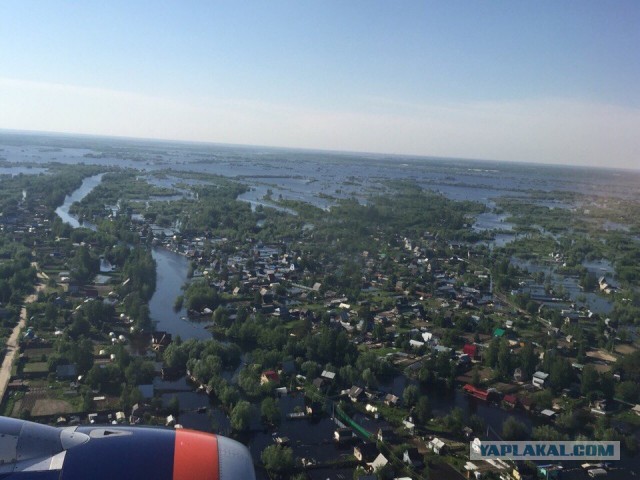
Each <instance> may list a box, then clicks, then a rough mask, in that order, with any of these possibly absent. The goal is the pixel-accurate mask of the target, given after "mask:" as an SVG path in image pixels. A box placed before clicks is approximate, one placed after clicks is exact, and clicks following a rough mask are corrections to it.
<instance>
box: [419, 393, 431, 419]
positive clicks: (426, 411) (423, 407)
mask: <svg viewBox="0 0 640 480" xmlns="http://www.w3.org/2000/svg"><path fill="white" fill-rule="evenodd" d="M415 415H416V418H417V420H418V421H419V422H420V423H422V424H425V423H427V422H428V421H429V419H430V418H431V405H430V404H429V399H428V398H427V396H426V395H421V396H420V398H419V399H418V403H417V404H416V408H415Z"/></svg>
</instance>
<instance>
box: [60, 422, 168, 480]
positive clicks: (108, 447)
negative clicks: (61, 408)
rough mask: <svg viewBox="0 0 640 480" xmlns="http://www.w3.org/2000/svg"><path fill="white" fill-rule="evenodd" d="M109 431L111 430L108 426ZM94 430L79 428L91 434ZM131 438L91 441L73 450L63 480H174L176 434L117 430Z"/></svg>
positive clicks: (138, 429) (116, 436)
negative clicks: (126, 433) (122, 431)
mask: <svg viewBox="0 0 640 480" xmlns="http://www.w3.org/2000/svg"><path fill="white" fill-rule="evenodd" d="M107 428H108V427H107ZM91 430H93V428H90V427H80V428H78V431H79V432H82V433H87V434H88V433H89V432H90V431H91ZM113 430H126V431H130V432H131V435H113V436H107V437H104V438H92V439H91V440H90V441H89V442H87V443H85V444H83V445H79V446H78V447H74V448H71V449H70V450H68V451H67V455H66V458H65V461H64V466H63V467H62V476H61V477H60V480H142V479H144V480H146V479H150V480H151V479H153V480H171V479H172V478H173V453H174V445H175V432H174V431H173V430H165V429H149V428H114V429H113Z"/></svg>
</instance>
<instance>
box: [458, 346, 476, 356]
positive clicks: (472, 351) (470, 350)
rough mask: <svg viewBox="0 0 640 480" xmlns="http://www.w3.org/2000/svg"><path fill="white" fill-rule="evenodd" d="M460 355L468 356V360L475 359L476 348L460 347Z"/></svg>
mask: <svg viewBox="0 0 640 480" xmlns="http://www.w3.org/2000/svg"><path fill="white" fill-rule="evenodd" d="M462 353H464V354H465V355H469V357H470V358H473V359H475V358H476V357H477V356H478V346H477V345H470V344H466V345H465V346H464V347H462Z"/></svg>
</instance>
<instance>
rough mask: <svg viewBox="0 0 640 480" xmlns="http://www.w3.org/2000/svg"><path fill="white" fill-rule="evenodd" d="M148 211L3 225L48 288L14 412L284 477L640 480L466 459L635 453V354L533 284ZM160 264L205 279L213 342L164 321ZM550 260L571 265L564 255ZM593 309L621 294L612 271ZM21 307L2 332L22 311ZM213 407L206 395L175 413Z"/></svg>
mask: <svg viewBox="0 0 640 480" xmlns="http://www.w3.org/2000/svg"><path fill="white" fill-rule="evenodd" d="M105 181H108V179H105ZM29 201H30V202H33V200H32V199H31V198H29ZM141 205H142V202H140V203H139V204H136V203H132V204H131V205H130V206H129V207H128V209H127V208H121V213H120V214H119V215H117V216H115V215H113V212H112V211H111V210H110V211H109V212H105V214H104V218H102V219H100V218H92V219H91V220H92V222H95V223H96V224H98V225H109V227H108V228H104V227H102V226H99V227H98V228H97V229H95V230H90V229H86V228H80V229H71V228H70V227H69V226H68V225H65V224H63V223H62V222H61V221H60V219H59V218H56V217H55V216H54V215H53V209H52V208H51V206H48V205H46V204H44V203H43V204H39V205H38V206H37V207H33V206H28V205H27V201H26V200H23V201H22V202H18V204H17V206H16V208H15V209H14V211H13V214H12V215H11V216H7V215H3V217H2V220H1V221H0V223H1V224H2V238H3V239H4V242H5V243H6V244H9V243H10V244H12V245H18V246H20V248H21V249H22V251H23V253H24V254H25V255H26V256H27V257H29V265H28V271H29V278H30V279H31V281H33V283H39V286H38V290H37V295H36V297H35V298H33V299H32V300H33V301H32V302H30V303H27V304H26V305H25V311H24V312H23V316H25V317H26V318H25V320H26V326H25V327H24V329H23V330H21V331H20V334H19V339H20V340H19V355H18V356H17V358H16V360H15V362H14V363H13V366H12V367H11V378H10V381H9V382H8V384H7V386H6V392H5V394H4V398H3V403H2V408H3V413H4V414H5V415H9V416H15V417H20V418H30V419H33V420H36V421H40V422H46V423H50V424H56V425H74V424H80V423H108V422H111V423H130V424H156V425H157V424H159V425H166V426H169V427H179V426H186V427H189V422H193V424H194V425H203V424H206V428H207V429H209V430H211V429H213V430H214V431H221V433H225V434H234V435H236V436H237V438H239V439H241V440H242V441H244V442H245V443H248V444H249V445H250V449H251V451H252V454H253V455H254V460H255V462H256V466H257V467H258V468H259V469H261V470H263V471H265V472H266V474H267V475H269V476H271V477H272V478H276V477H280V478H309V479H324V478H359V479H368V478H398V479H400V478H431V477H429V476H430V475H431V476H433V477H435V476H437V477H442V478H445V479H448V478H452V479H453V478H478V479H479V478H502V479H508V478H509V479H515V480H521V479H533V478H576V479H579V478H590V477H596V476H598V477H600V476H603V477H606V478H629V477H628V474H629V471H628V470H626V469H625V467H619V466H615V465H613V466H612V465H591V464H587V465H573V464H567V465H560V464H557V465H549V464H544V465H542V464H532V463H527V464H515V463H513V462H504V461H490V462H478V461H475V462H472V461H470V460H469V448H470V447H469V445H470V443H471V442H473V441H480V442H481V441H482V440H484V439H509V440H520V439H528V438H531V439H540V440H546V439H549V440H552V439H569V438H576V437H580V436H582V437H583V438H584V437H586V438H591V439H598V440H620V441H621V443H622V445H623V451H624V452H625V455H628V456H632V455H633V454H635V452H636V450H637V440H636V436H635V434H636V432H637V427H638V425H640V405H639V404H638V403H639V402H640V397H639V393H640V392H639V391H638V386H637V381H638V379H640V378H639V377H640V353H638V349H637V348H636V346H635V345H634V342H633V339H632V338H629V337H626V336H624V335H620V334H619V332H618V330H617V327H618V322H616V321H615V320H612V319H611V318H610V317H608V316H605V315H603V314H600V313H597V312H594V311H591V310H589V309H586V308H584V307H579V306H577V305H575V304H573V302H571V300H570V299H569V300H567V298H566V297H565V298H562V299H556V298H555V297H556V295H559V294H558V293H557V292H555V293H554V292H545V293H544V295H542V296H540V295H538V296H537V297H536V296H535V294H530V293H528V292H527V287H528V286H529V285H531V284H533V283H535V278H536V274H535V272H529V271H527V270H526V269H521V268H518V267H514V266H513V265H511V264H510V262H509V261H508V260H507V261H506V264H505V260H504V257H500V256H498V254H496V253H495V252H491V251H490V250H488V249H487V248H486V246H482V245H474V244H472V243H469V242H466V241H460V240H455V239H451V238H447V236H446V235H443V234H442V233H441V232H438V231H436V230H432V229H430V228H424V229H422V228H419V229H416V230H413V235H412V236H408V235H406V234H403V233H395V234H389V233H387V232H383V231H379V232H377V233H376V234H375V235H369V234H367V242H366V245H367V248H368V249H358V248H353V247H349V248H347V249H344V246H341V245H339V244H338V243H337V242H335V241H334V242H329V243H327V249H326V251H323V250H322V248H323V242H324V241H325V239H320V238H317V237H314V235H318V236H319V232H318V231H314V229H313V228H303V229H301V230H300V233H299V234H298V235H296V236H294V235H291V234H290V233H288V232H287V233H286V234H285V235H283V236H281V237H280V238H278V239H273V240H272V241H267V240H263V239H260V238H259V235H255V236H248V235H247V236H244V238H241V239H239V238H237V237H236V238H231V239H230V238H228V237H226V236H221V235H220V234H218V233H217V232H216V231H215V229H211V228H206V229H202V231H194V229H191V232H190V233H185V232H181V231H179V229H173V230H172V229H170V228H169V229H168V228H167V227H166V226H158V225H156V224H154V223H153V221H152V220H150V219H151V218H153V216H151V215H146V216H145V211H144V208H143V207H141ZM152 208H153V207H152ZM194 208H197V207H194ZM349 208H358V207H353V206H350V207H349ZM447 208H449V207H448V206H447ZM147 213H148V212H147ZM245 213H246V212H245ZM258 214H260V215H263V217H264V218H262V220H263V222H265V221H266V222H267V223H268V222H275V221H277V220H281V218H282V217H283V216H285V215H284V214H283V213H282V212H274V211H269V210H268V209H264V211H261V212H258ZM246 215H256V213H252V212H251V211H250V210H249V211H248V213H246ZM100 221H102V222H103V223H100ZM221 223H222V221H221ZM254 223H255V222H254ZM345 228H351V227H349V226H348V225H347V226H346V227H345ZM464 228H467V227H462V226H461V229H464ZM376 235H377V237H376ZM154 249H155V250H162V251H166V252H170V253H171V254H173V255H177V256H179V257H180V258H182V259H183V261H184V262H185V263H186V264H188V270H189V272H188V276H189V277H190V278H189V279H187V278H186V276H185V278H178V279H175V278H174V279H172V280H173V281H174V282H178V283H179V284H180V286H181V284H182V283H183V282H184V283H185V284H186V285H185V288H184V290H183V293H182V295H176V299H175V302H176V305H175V308H176V312H180V311H181V312H184V313H180V314H179V315H182V316H183V317H184V318H182V319H180V321H183V322H192V323H193V324H195V325H198V326H199V328H202V329H206V330H207V331H208V332H209V334H208V335H209V338H208V339H205V340H202V339H195V338H192V339H188V338H181V336H180V335H179V334H175V333H173V332H171V331H169V329H166V330H160V329H158V328H156V327H154V324H153V320H154V318H153V316H152V315H151V314H150V313H151V312H150V311H149V307H148V306H147V303H148V302H149V300H150V299H151V298H152V295H153V292H154V290H155V289H156V282H157V281H158V282H160V281H163V280H162V279H157V280H156V279H155V271H154V268H155V266H154V260H153V258H152V255H151V252H152V251H153V250H154ZM5 258H6V257H5ZM544 261H545V262H547V263H548V264H550V265H557V266H558V267H562V265H563V263H565V256H564V255H563V252H554V255H553V256H551V257H550V256H547V258H545V260H544ZM618 289H620V290H621V291H620V292H618ZM556 290H557V289H556ZM594 295H598V296H602V297H603V298H605V297H609V298H611V297H617V296H620V295H623V293H622V287H620V286H617V282H614V281H613V279H612V278H607V277H606V276H605V277H602V278H599V279H598V284H597V288H596V293H595V294H594ZM178 297H179V298H178ZM8 300H9V298H8V297H7V308H5V307H4V305H3V308H4V310H3V311H5V312H6V315H5V321H4V322H3V326H4V327H8V326H10V324H11V321H12V319H14V318H15V315H13V316H12V315H11V312H12V311H13V312H14V314H17V311H16V310H15V309H14V310H11V307H10V305H9V303H10V302H9V301H8ZM173 300H174V299H172V301H173ZM560 300H562V301H560ZM14 301H15V298H14ZM3 303H4V302H3ZM176 315H178V314H176ZM3 368H4V367H3ZM185 377H186V378H185ZM194 391H199V392H201V393H199V395H200V397H199V398H200V399H202V398H206V401H204V402H202V401H201V400H199V401H198V402H199V403H197V405H196V406H191V405H190V404H189V405H186V403H185V404H183V402H180V401H179V400H178V399H179V398H181V397H180V396H181V395H182V394H183V393H185V392H194ZM214 410H215V411H216V415H217V416H218V417H219V418H218V417H216V418H218V419H217V420H216V419H212V418H211V416H212V412H213V411H214ZM220 418H222V420H221V419H220ZM203 419H205V420H203ZM476 439H477V440H476ZM338 475H343V477H340V476H338ZM294 476H295V477H294Z"/></svg>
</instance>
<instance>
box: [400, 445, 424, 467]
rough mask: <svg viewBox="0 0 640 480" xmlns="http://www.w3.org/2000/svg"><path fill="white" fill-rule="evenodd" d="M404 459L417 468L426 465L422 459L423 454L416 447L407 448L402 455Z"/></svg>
mask: <svg viewBox="0 0 640 480" xmlns="http://www.w3.org/2000/svg"><path fill="white" fill-rule="evenodd" d="M402 461H403V462H404V463H406V464H407V465H411V466H412V467H415V468H422V467H423V466H424V462H423V461H422V455H420V453H419V452H418V449H417V448H415V447H411V448H407V449H406V450H405V451H404V454H403V455H402Z"/></svg>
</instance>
